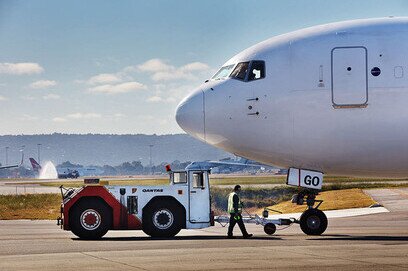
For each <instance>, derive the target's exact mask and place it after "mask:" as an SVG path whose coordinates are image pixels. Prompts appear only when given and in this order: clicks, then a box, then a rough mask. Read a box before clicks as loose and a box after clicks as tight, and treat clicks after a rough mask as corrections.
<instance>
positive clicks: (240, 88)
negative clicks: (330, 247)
mask: <svg viewBox="0 0 408 271" xmlns="http://www.w3.org/2000/svg"><path fill="white" fill-rule="evenodd" d="M407 42H408V18H393V17H389V18H379V19H363V20H353V21H345V22H338V23H331V24H325V25H319V26H315V27H310V28H306V29H302V30H298V31H295V32H291V33H288V34H283V35H280V36H276V37H273V38H271V39H269V40H266V41H264V42H261V43H259V44H256V45H254V46H252V47H250V48H248V49H246V50H244V51H242V52H241V53H239V54H237V55H236V56H234V57H233V58H231V59H230V60H228V61H227V62H226V63H225V64H224V65H223V66H222V67H221V69H220V70H219V71H218V72H217V73H216V74H215V75H214V76H213V77H212V78H211V79H210V80H208V81H206V82H205V83H204V84H202V85H201V86H199V87H198V88H197V89H195V90H194V91H193V92H192V93H191V94H190V95H189V96H188V97H186V98H185V99H184V100H183V101H181V103H180V104H179V105H178V108H177V111H176V120H177V122H178V124H179V125H180V127H181V128H182V129H183V130H184V131H186V132H187V133H189V134H190V135H192V136H194V137H196V138H198V139H199V140H201V141H203V142H206V143H208V144H211V145H213V146H215V147H218V148H221V149H223V150H225V151H228V152H231V153H234V154H235V155H238V156H241V157H246V158H248V159H251V160H256V161H259V162H261V163H264V164H268V165H275V166H278V167H280V168H289V172H288V179H287V182H288V184H292V185H296V186H300V187H305V188H311V189H317V190H318V189H320V188H321V185H322V182H323V173H325V174H333V175H340V176H345V175H348V176H377V177H407V176H408V166H407V165H408V125H407V123H408V106H407V105H408V65H407V62H406V60H405V56H407V55H408V46H406V44H407ZM305 195H306V196H307V197H308V199H310V202H308V205H309V203H310V204H312V203H313V204H314V202H315V201H314V195H313V193H312V192H307V191H302V192H301V193H299V194H298V198H297V199H299V200H300V199H303V198H304V196H305ZM312 206H313V205H312ZM309 207H311V206H309ZM312 210H313V209H312ZM311 212H314V211H311ZM318 216H320V217H321V218H322V216H321V214H320V213H319V214H318ZM312 220H313V219H312ZM312 222H313V223H314V222H316V221H315V220H314V221H312ZM320 222H321V223H323V224H324V218H322V220H320ZM320 222H319V223H320ZM326 222H327V220H326ZM326 225H327V223H326Z"/></svg>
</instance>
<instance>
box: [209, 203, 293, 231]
mask: <svg viewBox="0 0 408 271" xmlns="http://www.w3.org/2000/svg"><path fill="white" fill-rule="evenodd" d="M244 210H245V209H244ZM269 211H273V212H277V213H281V212H279V211H276V210H273V209H270V208H265V209H264V211H263V212H262V216H263V217H260V216H259V215H254V216H253V215H251V214H249V213H248V212H247V211H246V210H245V212H246V213H247V214H248V215H249V216H243V217H242V221H243V222H244V223H246V224H256V225H262V226H263V227H264V232H265V233H266V234H268V235H272V234H274V233H275V232H276V226H290V225H292V224H293V223H299V221H298V220H297V219H295V218H278V219H270V218H268V216H269ZM229 220H230V218H229V217H228V216H226V215H221V216H216V217H214V221H215V222H218V223H220V224H221V226H223V227H225V226H226V225H228V224H229Z"/></svg>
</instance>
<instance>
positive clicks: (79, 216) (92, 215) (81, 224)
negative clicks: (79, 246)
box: [69, 198, 112, 239]
mask: <svg viewBox="0 0 408 271" xmlns="http://www.w3.org/2000/svg"><path fill="white" fill-rule="evenodd" d="M72 208H73V209H72V210H71V212H70V217H69V225H70V228H71V231H72V232H73V233H74V234H75V235H76V236H78V237H79V238H81V239H100V238H102V236H104V235H105V234H106V233H107V232H108V230H109V229H111V227H112V211H111V209H110V208H109V207H108V206H107V205H106V204H105V203H104V202H103V201H102V200H100V199H96V198H84V199H82V200H80V201H79V202H78V203H77V204H75V205H74V206H73V207H72Z"/></svg>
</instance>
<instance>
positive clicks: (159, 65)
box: [128, 58, 175, 72]
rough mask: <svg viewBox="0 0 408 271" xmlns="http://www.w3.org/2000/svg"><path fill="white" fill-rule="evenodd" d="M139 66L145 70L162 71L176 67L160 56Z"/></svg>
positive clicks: (141, 69)
mask: <svg viewBox="0 0 408 271" xmlns="http://www.w3.org/2000/svg"><path fill="white" fill-rule="evenodd" d="M128 68H129V67H128ZM137 68H138V69H139V70H140V71H143V72H162V71H171V70H174V69H175V68H174V66H171V65H168V64H167V63H166V62H165V61H163V60H161V59H158V58H153V59H150V60H148V61H146V62H145V63H143V64H140V65H138V66H137Z"/></svg>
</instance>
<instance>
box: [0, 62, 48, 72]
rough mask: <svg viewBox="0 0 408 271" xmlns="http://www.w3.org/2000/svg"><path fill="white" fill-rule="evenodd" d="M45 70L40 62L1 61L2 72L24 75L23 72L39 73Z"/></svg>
mask: <svg viewBox="0 0 408 271" xmlns="http://www.w3.org/2000/svg"><path fill="white" fill-rule="evenodd" d="M43 71H44V68H43V67H41V66H40V65H39V64H38V63H31V62H23V63H0V73H4V74H13V75H22V74H39V73H42V72H43Z"/></svg>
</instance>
